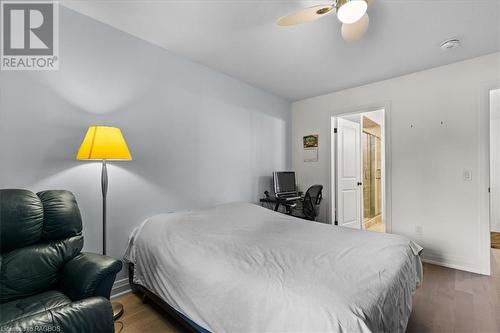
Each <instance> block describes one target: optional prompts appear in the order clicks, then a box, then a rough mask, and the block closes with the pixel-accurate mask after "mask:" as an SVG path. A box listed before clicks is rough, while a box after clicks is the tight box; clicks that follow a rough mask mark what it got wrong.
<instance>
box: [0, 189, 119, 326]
mask: <svg viewBox="0 0 500 333" xmlns="http://www.w3.org/2000/svg"><path fill="white" fill-rule="evenodd" d="M0 233H1V234H0V250H1V254H0V329H1V331H2V332H114V325H113V315H112V309H111V303H110V301H109V295H110V292H111V287H112V285H113V282H114V280H115V277H116V274H117V273H118V272H119V271H120V270H121V268H122V263H121V261H118V260H115V259H113V258H110V257H105V256H102V255H98V254H91V253H82V252H81V250H82V247H83V236H82V220H81V216H80V211H79V209H78V205H77V203H76V200H75V197H74V196H73V194H72V193H71V192H68V191H44V192H39V193H37V194H35V193H33V192H30V191H27V190H18V189H6V190H0Z"/></svg>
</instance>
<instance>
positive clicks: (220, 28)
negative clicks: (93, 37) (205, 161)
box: [62, 0, 500, 101]
mask: <svg viewBox="0 0 500 333" xmlns="http://www.w3.org/2000/svg"><path fill="white" fill-rule="evenodd" d="M62 3H63V5H65V6H66V7H69V8H71V9H73V10H76V11H78V12H80V13H83V14H85V15H88V16H91V17H93V18H95V19H97V20H99V21H101V22H104V23H107V24H109V25H111V26H113V27H115V28H118V29H120V30H123V31H126V32H128V33H130V34H132V35H134V36H137V37H139V38H142V39H144V40H147V41H149V42H152V43H154V44H157V45H159V46H161V47H164V48H165V49H168V50H170V51H172V52H173V53H175V54H178V55H182V56H185V57H187V58H189V59H191V60H194V61H196V62H199V63H202V64H205V65H207V66H209V67H211V68H213V69H216V70H218V71H221V72H223V73H226V74H228V75H231V76H233V77H235V78H238V79H241V80H243V81H245V82H248V83H250V84H252V85H254V86H256V87H260V88H262V89H264V90H267V91H269V92H272V93H274V94H276V95H278V96H282V97H284V98H286V99H288V100H292V101H295V100H299V99H303V98H306V97H312V96H316V95H320V94H324V93H328V92H332V91H337V90H341V89H345V88H349V87H354V86H359V85H363V84H366V83H370V82H374V81H379V80H382V79H387V78H390V77H394V76H398V75H402V74H407V73H411V72H415V71H419V70H422V69H427V68H431V67H435V66H440V65H443V64H447V63H452V62H455V61H459V60H463V59H467V58H472V57H476V56H479V55H483V54H488V53H492V52H496V51H499V50H500V0H468V1H467V0H454V1H452V0H374V1H372V4H371V6H370V8H369V9H368V13H369V15H370V28H369V30H368V33H367V35H366V36H365V38H364V39H363V40H361V41H359V42H357V43H352V44H348V43H346V42H344V41H343V40H342V38H341V36H340V22H339V21H338V20H337V19H336V17H335V16H334V14H333V15H330V16H327V17H324V18H322V19H320V20H318V21H316V22H312V23H308V24H304V25H299V26H294V27H278V26H276V25H275V20H276V19H277V18H278V17H279V16H282V15H285V14H287V13H289V12H291V11H294V10H297V9H299V8H303V7H307V6H313V5H316V4H322V3H330V2H328V1H323V0H320V1H312V0H308V1H283V0H269V1H265V0H260V1H259V0H241V1H238V0H233V1H229V0H198V1H189V0H184V1H172V0H164V1H159V0H156V1H145V0H142V1H139V0H122V1H109V0H107V1H103V0H101V1H95V0H63V1H62ZM450 37H458V38H460V39H461V41H462V46H461V47H460V48H458V49H454V50H449V51H443V50H441V49H440V48H439V45H440V43H441V42H442V41H443V40H444V39H447V38H450Z"/></svg>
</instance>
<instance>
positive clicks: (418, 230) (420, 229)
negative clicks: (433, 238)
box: [415, 225, 424, 236]
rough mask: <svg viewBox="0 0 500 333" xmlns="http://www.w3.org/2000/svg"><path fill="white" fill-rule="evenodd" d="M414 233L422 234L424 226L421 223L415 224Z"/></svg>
mask: <svg viewBox="0 0 500 333" xmlns="http://www.w3.org/2000/svg"><path fill="white" fill-rule="evenodd" d="M415 234H416V235H419V236H422V235H423V234H424V227H422V226H421V225H416V226H415Z"/></svg>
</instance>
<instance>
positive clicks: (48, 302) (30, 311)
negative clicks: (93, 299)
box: [0, 290, 71, 325]
mask: <svg viewBox="0 0 500 333" xmlns="http://www.w3.org/2000/svg"><path fill="white" fill-rule="evenodd" d="M70 303H71V300H70V299H69V298H68V297H67V296H66V295H64V294H63V293H62V292H60V291H57V290H49V291H46V292H43V293H40V294H36V295H33V296H30V297H26V298H22V299H17V300H14V301H11V302H8V303H4V304H0V325H3V324H5V323H8V322H10V321H13V320H19V319H20V318H23V317H27V316H32V315H35V314H37V313H41V312H45V311H47V310H50V309H54V308H57V307H60V306H62V305H66V304H70Z"/></svg>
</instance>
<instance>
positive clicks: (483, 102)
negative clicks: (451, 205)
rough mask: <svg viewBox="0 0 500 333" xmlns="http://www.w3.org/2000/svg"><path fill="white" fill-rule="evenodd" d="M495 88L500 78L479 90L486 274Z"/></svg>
mask: <svg viewBox="0 0 500 333" xmlns="http://www.w3.org/2000/svg"><path fill="white" fill-rule="evenodd" d="M495 89H500V79H497V80H493V81H490V82H484V83H483V84H481V87H480V91H479V98H480V101H479V108H480V112H478V118H479V157H480V158H479V170H480V171H479V193H480V195H479V207H480V209H479V254H480V260H481V261H480V263H479V265H480V267H479V268H480V273H481V274H484V275H491V258H490V257H491V237H490V228H491V225H490V223H491V221H490V214H491V206H490V193H489V191H488V188H489V187H490V173H491V170H490V140H491V136H490V120H491V119H490V117H491V115H490V91H491V90H495ZM483 171H484V172H483Z"/></svg>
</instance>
